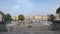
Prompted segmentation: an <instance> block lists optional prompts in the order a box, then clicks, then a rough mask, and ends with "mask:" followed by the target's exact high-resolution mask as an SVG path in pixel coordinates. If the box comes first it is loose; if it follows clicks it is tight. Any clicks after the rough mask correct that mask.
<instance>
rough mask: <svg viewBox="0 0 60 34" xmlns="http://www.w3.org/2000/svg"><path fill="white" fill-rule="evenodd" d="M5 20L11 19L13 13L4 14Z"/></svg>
mask: <svg viewBox="0 0 60 34" xmlns="http://www.w3.org/2000/svg"><path fill="white" fill-rule="evenodd" d="M4 20H5V21H11V20H12V19H11V15H10V14H5V15H4Z"/></svg>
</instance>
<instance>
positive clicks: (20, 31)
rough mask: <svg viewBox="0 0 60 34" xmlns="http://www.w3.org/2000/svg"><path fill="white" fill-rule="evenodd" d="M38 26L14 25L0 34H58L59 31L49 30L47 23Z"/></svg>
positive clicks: (59, 33)
mask: <svg viewBox="0 0 60 34" xmlns="http://www.w3.org/2000/svg"><path fill="white" fill-rule="evenodd" d="M40 24H41V23H40ZM40 24H35V25H34V24H33V25H32V27H26V24H24V23H21V24H19V25H16V24H15V25H13V26H12V27H11V28H10V29H11V31H8V32H1V33H0V34H60V32H59V31H51V30H49V25H46V24H47V23H44V24H42V25H40Z"/></svg>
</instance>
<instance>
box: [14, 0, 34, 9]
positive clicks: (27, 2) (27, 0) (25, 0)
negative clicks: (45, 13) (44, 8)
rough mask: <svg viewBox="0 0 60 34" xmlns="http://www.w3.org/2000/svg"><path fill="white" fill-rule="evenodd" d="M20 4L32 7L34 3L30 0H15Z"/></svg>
mask: <svg viewBox="0 0 60 34" xmlns="http://www.w3.org/2000/svg"><path fill="white" fill-rule="evenodd" d="M15 1H16V2H17V3H18V4H21V5H25V6H26V8H31V7H33V6H34V4H33V3H32V2H31V1H30V0H15Z"/></svg>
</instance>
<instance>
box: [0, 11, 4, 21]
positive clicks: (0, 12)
mask: <svg viewBox="0 0 60 34" xmlns="http://www.w3.org/2000/svg"><path fill="white" fill-rule="evenodd" d="M0 14H2V21H3V17H4V13H3V12H2V11H0Z"/></svg>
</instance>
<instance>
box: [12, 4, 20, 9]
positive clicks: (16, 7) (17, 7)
mask: <svg viewBox="0 0 60 34" xmlns="http://www.w3.org/2000/svg"><path fill="white" fill-rule="evenodd" d="M19 8H20V6H19V5H15V6H13V7H12V10H17V9H19Z"/></svg>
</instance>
